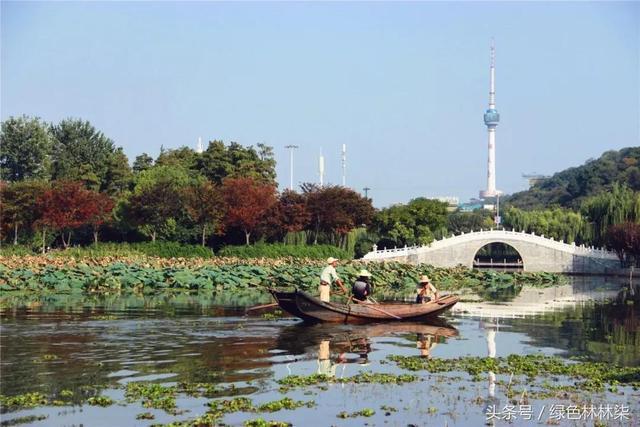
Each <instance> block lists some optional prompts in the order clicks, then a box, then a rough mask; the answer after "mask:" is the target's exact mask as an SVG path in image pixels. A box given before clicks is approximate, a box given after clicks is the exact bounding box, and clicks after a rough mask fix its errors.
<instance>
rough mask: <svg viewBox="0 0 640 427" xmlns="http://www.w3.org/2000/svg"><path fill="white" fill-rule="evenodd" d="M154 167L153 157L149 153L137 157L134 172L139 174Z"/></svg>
mask: <svg viewBox="0 0 640 427" xmlns="http://www.w3.org/2000/svg"><path fill="white" fill-rule="evenodd" d="M152 166H153V157H151V156H150V155H148V154H147V153H142V154H140V155H139V156H137V157H136V159H135V161H134V162H133V172H134V173H136V174H138V173H140V172H142V171H145V170H147V169H150V168H151V167H152Z"/></svg>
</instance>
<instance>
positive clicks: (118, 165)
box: [101, 148, 133, 197]
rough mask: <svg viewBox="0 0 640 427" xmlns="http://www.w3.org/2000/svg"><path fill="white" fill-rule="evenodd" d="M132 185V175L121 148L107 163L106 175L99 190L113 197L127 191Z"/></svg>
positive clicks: (127, 160)
mask: <svg viewBox="0 0 640 427" xmlns="http://www.w3.org/2000/svg"><path fill="white" fill-rule="evenodd" d="M132 183H133V174H132V172H131V167H129V159H128V158H127V156H126V154H124V152H123V151H122V148H118V149H117V150H116V151H115V152H114V153H113V154H112V155H111V156H110V157H109V160H108V161H107V174H106V176H105V178H104V185H103V187H102V189H101V190H102V191H103V192H105V193H107V194H109V195H110V196H112V197H114V196H117V195H119V194H122V193H123V192H125V191H127V190H129V189H130V187H131V185H132Z"/></svg>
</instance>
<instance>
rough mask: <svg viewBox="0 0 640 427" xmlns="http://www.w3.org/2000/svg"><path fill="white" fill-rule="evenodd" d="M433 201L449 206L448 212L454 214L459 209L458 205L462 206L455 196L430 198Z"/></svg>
mask: <svg viewBox="0 0 640 427" xmlns="http://www.w3.org/2000/svg"><path fill="white" fill-rule="evenodd" d="M429 199H431V200H437V201H439V202H443V203H446V204H447V210H448V211H449V212H453V211H455V210H457V209H458V205H459V204H460V199H459V198H458V197H455V196H439V197H429Z"/></svg>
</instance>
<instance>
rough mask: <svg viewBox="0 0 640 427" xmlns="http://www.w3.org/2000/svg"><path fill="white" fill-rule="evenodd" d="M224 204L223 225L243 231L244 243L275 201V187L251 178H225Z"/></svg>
mask: <svg viewBox="0 0 640 427" xmlns="http://www.w3.org/2000/svg"><path fill="white" fill-rule="evenodd" d="M222 194H223V197H224V201H225V205H226V213H225V225H226V226H227V227H238V228H239V229H241V230H242V231H243V232H244V235H245V237H246V244H247V245H248V244H249V243H250V240H249V239H250V237H251V233H252V232H253V231H254V230H255V229H256V227H257V226H258V224H259V223H260V221H261V220H263V219H264V217H265V215H266V214H267V212H269V210H270V209H271V207H272V206H273V205H274V204H275V203H276V188H275V186H273V185H271V184H263V183H259V182H257V181H256V180H254V179H253V178H227V179H225V180H224V181H223V183H222Z"/></svg>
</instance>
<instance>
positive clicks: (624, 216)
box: [581, 183, 640, 245]
mask: <svg viewBox="0 0 640 427" xmlns="http://www.w3.org/2000/svg"><path fill="white" fill-rule="evenodd" d="M581 211H582V213H583V215H584V216H585V217H587V219H588V221H589V222H590V223H591V227H592V231H593V241H594V243H595V244H597V245H602V244H603V243H604V237H605V234H606V232H607V229H608V228H609V227H610V226H612V225H615V224H622V223H624V222H638V221H640V200H639V195H638V194H637V193H635V192H634V191H633V190H631V189H630V188H629V187H628V186H626V185H625V184H618V183H615V184H614V185H613V187H612V189H611V191H607V192H602V193H600V194H598V195H597V196H594V197H590V198H588V199H586V200H585V201H584V202H583V203H582V206H581Z"/></svg>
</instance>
